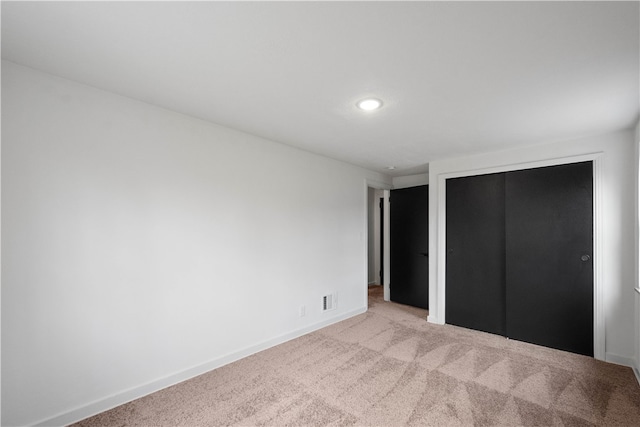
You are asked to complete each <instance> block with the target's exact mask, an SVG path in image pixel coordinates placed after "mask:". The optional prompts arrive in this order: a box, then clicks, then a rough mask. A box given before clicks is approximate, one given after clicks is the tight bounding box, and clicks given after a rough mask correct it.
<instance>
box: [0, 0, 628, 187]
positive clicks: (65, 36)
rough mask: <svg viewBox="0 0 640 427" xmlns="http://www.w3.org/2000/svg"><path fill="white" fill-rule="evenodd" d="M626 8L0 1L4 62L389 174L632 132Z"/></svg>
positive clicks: (605, 5) (618, 4) (612, 4)
mask: <svg viewBox="0 0 640 427" xmlns="http://www.w3.org/2000/svg"><path fill="white" fill-rule="evenodd" d="M639 5H640V3H638V2H495V3H494V2H349V3H337V2H283V3H280V2H278V3H270V2H251V3H242V2H193V3H192V2H188V3H187V2H135V3H134V2H99V3H97V2H86V3H85V2H82V3H81V2H60V3H58V2H42V3H39V2H38V3H34V2H2V57H3V58H4V59H7V60H10V61H13V62H16V63H19V64H23V65H26V66H29V67H33V68H36V69H40V70H43V71H46V72H49V73H51V74H55V75H58V76H62V77H65V78H68V79H71V80H75V81H78V82H81V83H85V84H88V85H91V86H95V87H97V88H101V89H105V90H108V91H112V92H115V93H118V94H121V95H125V96H129V97H131V98H135V99H139V100H142V101H145V102H148V103H151V104H155V105H158V106H161V107H164V108H168V109H171V110H174V111H178V112H181V113H184V114H189V115H191V116H195V117H198V118H201V119H205V120H208V121H211V122H215V123H218V124H221V125H225V126H228V127H232V128H236V129H240V130H243V131H246V132H249V133H252V134H255V135H259V136H262V137H265V138H269V139H272V140H275V141H279V142H282V143H285V144H288V145H291V146H295V147H299V148H302V149H305V150H308V151H312V152H316V153H320V154H323V155H326V156H328V157H332V158H335V159H340V160H343V161H346V162H349V163H353V164H357V165H361V166H363V167H366V168H369V169H373V170H378V171H381V172H384V173H387V174H389V175H392V176H399V175H408V174H412V173H421V172H424V171H426V170H427V169H428V162H430V161H432V160H435V159H440V158H444V157H451V156H457V155H461V154H464V153H476V152H484V151H490V150H496V149H502V148H507V147H510V146H515V145H529V144H536V143H541V142H546V141H554V140H561V139H567V138H573V137H578V136H584V135H592V134H598V133H606V132H611V131H615V130H620V129H624V128H629V127H631V126H632V125H633V124H634V122H635V121H636V120H637V119H638V115H639V112H640V107H639V93H640V88H639V79H640V77H639V75H640V69H639V68H640V65H639V63H640V59H639V50H640V49H639V44H640V42H639V31H640V30H639V20H640V17H639V14H640V9H639ZM366 96H375V97H378V98H380V99H382V100H383V101H384V107H383V108H382V109H381V110H378V111H376V112H373V113H364V112H362V111H359V110H358V109H357V108H356V107H355V103H356V101H357V100H359V99H361V98H363V97H366ZM387 166H395V167H396V169H395V170H394V171H388V170H386V169H385V168H386V167H387Z"/></svg>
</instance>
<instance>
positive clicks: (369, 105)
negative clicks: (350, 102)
mask: <svg viewBox="0 0 640 427" xmlns="http://www.w3.org/2000/svg"><path fill="white" fill-rule="evenodd" d="M356 105H357V106H358V108H359V109H361V110H364V111H373V110H377V109H378V108H380V107H382V101H380V100H379V99H376V98H367V99H363V100H362V101H358V103H357V104H356Z"/></svg>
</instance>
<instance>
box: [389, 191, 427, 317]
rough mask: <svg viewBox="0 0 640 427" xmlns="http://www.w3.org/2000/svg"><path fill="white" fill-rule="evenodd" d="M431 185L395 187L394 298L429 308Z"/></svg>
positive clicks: (392, 224) (392, 229) (392, 236)
mask: <svg viewBox="0 0 640 427" xmlns="http://www.w3.org/2000/svg"><path fill="white" fill-rule="evenodd" d="M428 188H429V187H428V186H426V185H423V186H419V187H411V188H403V189H399V190H391V204H390V217H389V222H390V242H389V243H390V247H391V251H390V252H391V254H390V255H391V256H390V260H389V261H390V264H391V283H390V291H391V295H390V297H391V301H394V302H399V303H401V304H407V305H412V306H415V307H420V308H425V309H426V308H429V258H428V247H429V235H428V233H429V228H428V218H429V189H428Z"/></svg>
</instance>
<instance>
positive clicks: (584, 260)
mask: <svg viewBox="0 0 640 427" xmlns="http://www.w3.org/2000/svg"><path fill="white" fill-rule="evenodd" d="M590 259H591V257H590V256H589V255H587V254H584V255H582V256H581V257H580V261H582V262H587V261H589V260H590Z"/></svg>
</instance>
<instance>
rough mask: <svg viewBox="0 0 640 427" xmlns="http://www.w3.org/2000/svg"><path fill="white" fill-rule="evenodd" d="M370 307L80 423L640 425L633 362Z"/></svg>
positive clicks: (377, 294)
mask: <svg viewBox="0 0 640 427" xmlns="http://www.w3.org/2000/svg"><path fill="white" fill-rule="evenodd" d="M369 293H370V296H369V311H368V312H367V313H365V314H362V315H360V316H356V317H354V318H351V319H349V320H346V321H344V322H340V323H338V324H335V325H332V326H330V327H328V328H325V329H323V330H320V331H317V332H314V333H311V334H308V335H306V336H303V337H301V338H298V339H295V340H292V341H289V342H287V343H285V344H282V345H279V346H277V347H274V348H271V349H269V350H266V351H263V352H261V353H258V354H256V355H253V356H251V357H248V358H245V359H243V360H240V361H238V362H235V363H232V364H230V365H227V366H224V367H222V368H219V369H216V370H214V371H211V372H209V373H207V374H204V375H201V376H199V377H196V378H194V379H192V380H189V381H186V382H183V383H181V384H178V385H176V386H173V387H169V388H167V389H164V390H162V391H159V392H157V393H154V394H152V395H149V396H146V397H144V398H141V399H138V400H135V401H133V402H130V403H128V404H125V405H122V406H119V407H117V408H115V409H112V410H110V411H107V412H104V413H102V414H99V415H97V416H95V417H92V418H89V419H86V420H84V421H82V422H80V423H78V424H76V425H77V426H85V427H89V426H218V425H244V426H250V425H269V426H284V425H292V426H303V425H310V426H319V425H332V426H333V425H369V426H374V425H375V426H400V425H408V426H412V425H425V426H426V425H433V426H455V425H506V426H517V425H540V426H589V425H605V426H614V425H624V426H640V387H639V386H638V383H637V382H636V379H635V377H634V375H633V372H632V371H631V369H629V368H625V367H621V366H617V365H612V364H607V363H603V362H599V361H596V360H594V359H591V358H588V357H585V356H579V355H574V354H570V353H566V352H562V351H557V350H551V349H547V348H543V347H539V346H535V345H531V344H526V343H521V342H516V341H512V340H507V339H504V338H502V337H498V336H494V335H490V334H485V333H482V332H476V331H470V330H466V329H462V328H457V327H454V326H448V325H445V326H437V325H431V324H428V323H427V322H426V321H425V318H426V311H424V310H420V309H415V308H411V307H406V306H402V305H398V304H394V303H385V302H383V301H382V294H381V288H380V287H377V288H373V289H370V290H369Z"/></svg>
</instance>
